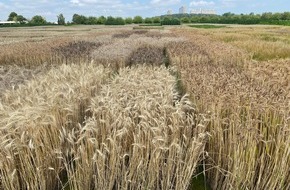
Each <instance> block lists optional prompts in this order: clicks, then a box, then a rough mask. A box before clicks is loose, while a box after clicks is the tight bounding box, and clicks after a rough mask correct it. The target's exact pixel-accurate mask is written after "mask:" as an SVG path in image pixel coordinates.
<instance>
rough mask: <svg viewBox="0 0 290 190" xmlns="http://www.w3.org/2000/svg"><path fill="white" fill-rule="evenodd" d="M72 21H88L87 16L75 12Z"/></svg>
mask: <svg viewBox="0 0 290 190" xmlns="http://www.w3.org/2000/svg"><path fill="white" fill-rule="evenodd" d="M72 21H73V23H74V24H85V23H86V22H87V17H85V16H83V15H78V14H74V15H73V18H72Z"/></svg>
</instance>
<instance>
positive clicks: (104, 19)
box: [97, 16, 107, 24]
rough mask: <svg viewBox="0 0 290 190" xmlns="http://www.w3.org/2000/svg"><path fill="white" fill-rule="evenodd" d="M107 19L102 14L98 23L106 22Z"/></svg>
mask: <svg viewBox="0 0 290 190" xmlns="http://www.w3.org/2000/svg"><path fill="white" fill-rule="evenodd" d="M106 20H107V19H106V17H104V16H100V17H99V18H98V21H97V24H105V22H106Z"/></svg>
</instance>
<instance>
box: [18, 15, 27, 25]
mask: <svg viewBox="0 0 290 190" xmlns="http://www.w3.org/2000/svg"><path fill="white" fill-rule="evenodd" d="M16 20H17V21H18V22H20V23H21V24H23V23H24V21H27V19H26V18H25V17H24V16H22V15H17V17H16Z"/></svg>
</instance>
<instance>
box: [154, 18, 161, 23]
mask: <svg viewBox="0 0 290 190" xmlns="http://www.w3.org/2000/svg"><path fill="white" fill-rule="evenodd" d="M160 22H161V20H160V17H154V18H153V23H156V24H157V23H160Z"/></svg>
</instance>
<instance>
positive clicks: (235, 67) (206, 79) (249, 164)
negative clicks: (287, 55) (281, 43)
mask: <svg viewBox="0 0 290 190" xmlns="http://www.w3.org/2000/svg"><path fill="white" fill-rule="evenodd" d="M176 33H177V34H179V35H181V34H182V35H183V36H185V37H188V38H189V44H180V45H179V47H180V48H176V47H177V46H174V47H175V48H174V47H171V48H169V49H168V52H169V56H170V59H171V60H172V63H173V64H174V65H176V66H178V68H179V69H180V72H181V79H182V80H183V83H184V85H185V87H186V89H187V91H188V92H190V94H191V97H192V100H194V102H195V104H196V105H197V108H198V109H199V111H200V112H204V113H206V112H209V114H210V115H211V122H210V124H209V125H208V128H207V130H208V131H209V132H210V134H211V135H212V136H211V138H210V139H209V142H208V143H207V146H206V151H207V152H208V158H207V159H206V160H205V162H206V164H207V165H208V168H207V172H206V173H207V178H208V181H209V183H210V184H211V187H212V189H289V188H290V183H289V179H290V170H289V168H290V146H289V143H290V133H289V130H290V123H289V116H290V110H289V102H290V100H289V98H290V94H289V92H290V91H289V89H290V86H289V82H287V80H288V79H289V75H288V74H289V68H290V66H289V62H287V61H285V62H283V63H280V65H283V66H279V67H278V68H276V69H271V68H272V66H273V67H275V66H274V65H275V62H273V63H272V64H271V65H272V66H271V67H269V63H268V66H265V65H264V64H255V63H253V62H250V61H249V60H248V59H245V57H249V56H247V55H245V56H243V54H240V53H238V52H239V50H238V49H237V50H235V49H234V48H233V47H229V48H227V47H226V46H225V45H224V44H223V43H220V48H219V49H214V48H215V47H218V46H217V45H218V44H219V43H218V42H211V41H210V40H209V39H207V38H206V37H205V36H199V35H194V32H184V31H176ZM190 44H191V45H190ZM213 44H214V45H213ZM190 47H191V48H190ZM276 67H277V65H276ZM275 70H277V71H278V72H277V71H275ZM257 73H259V74H258V75H257Z"/></svg>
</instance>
